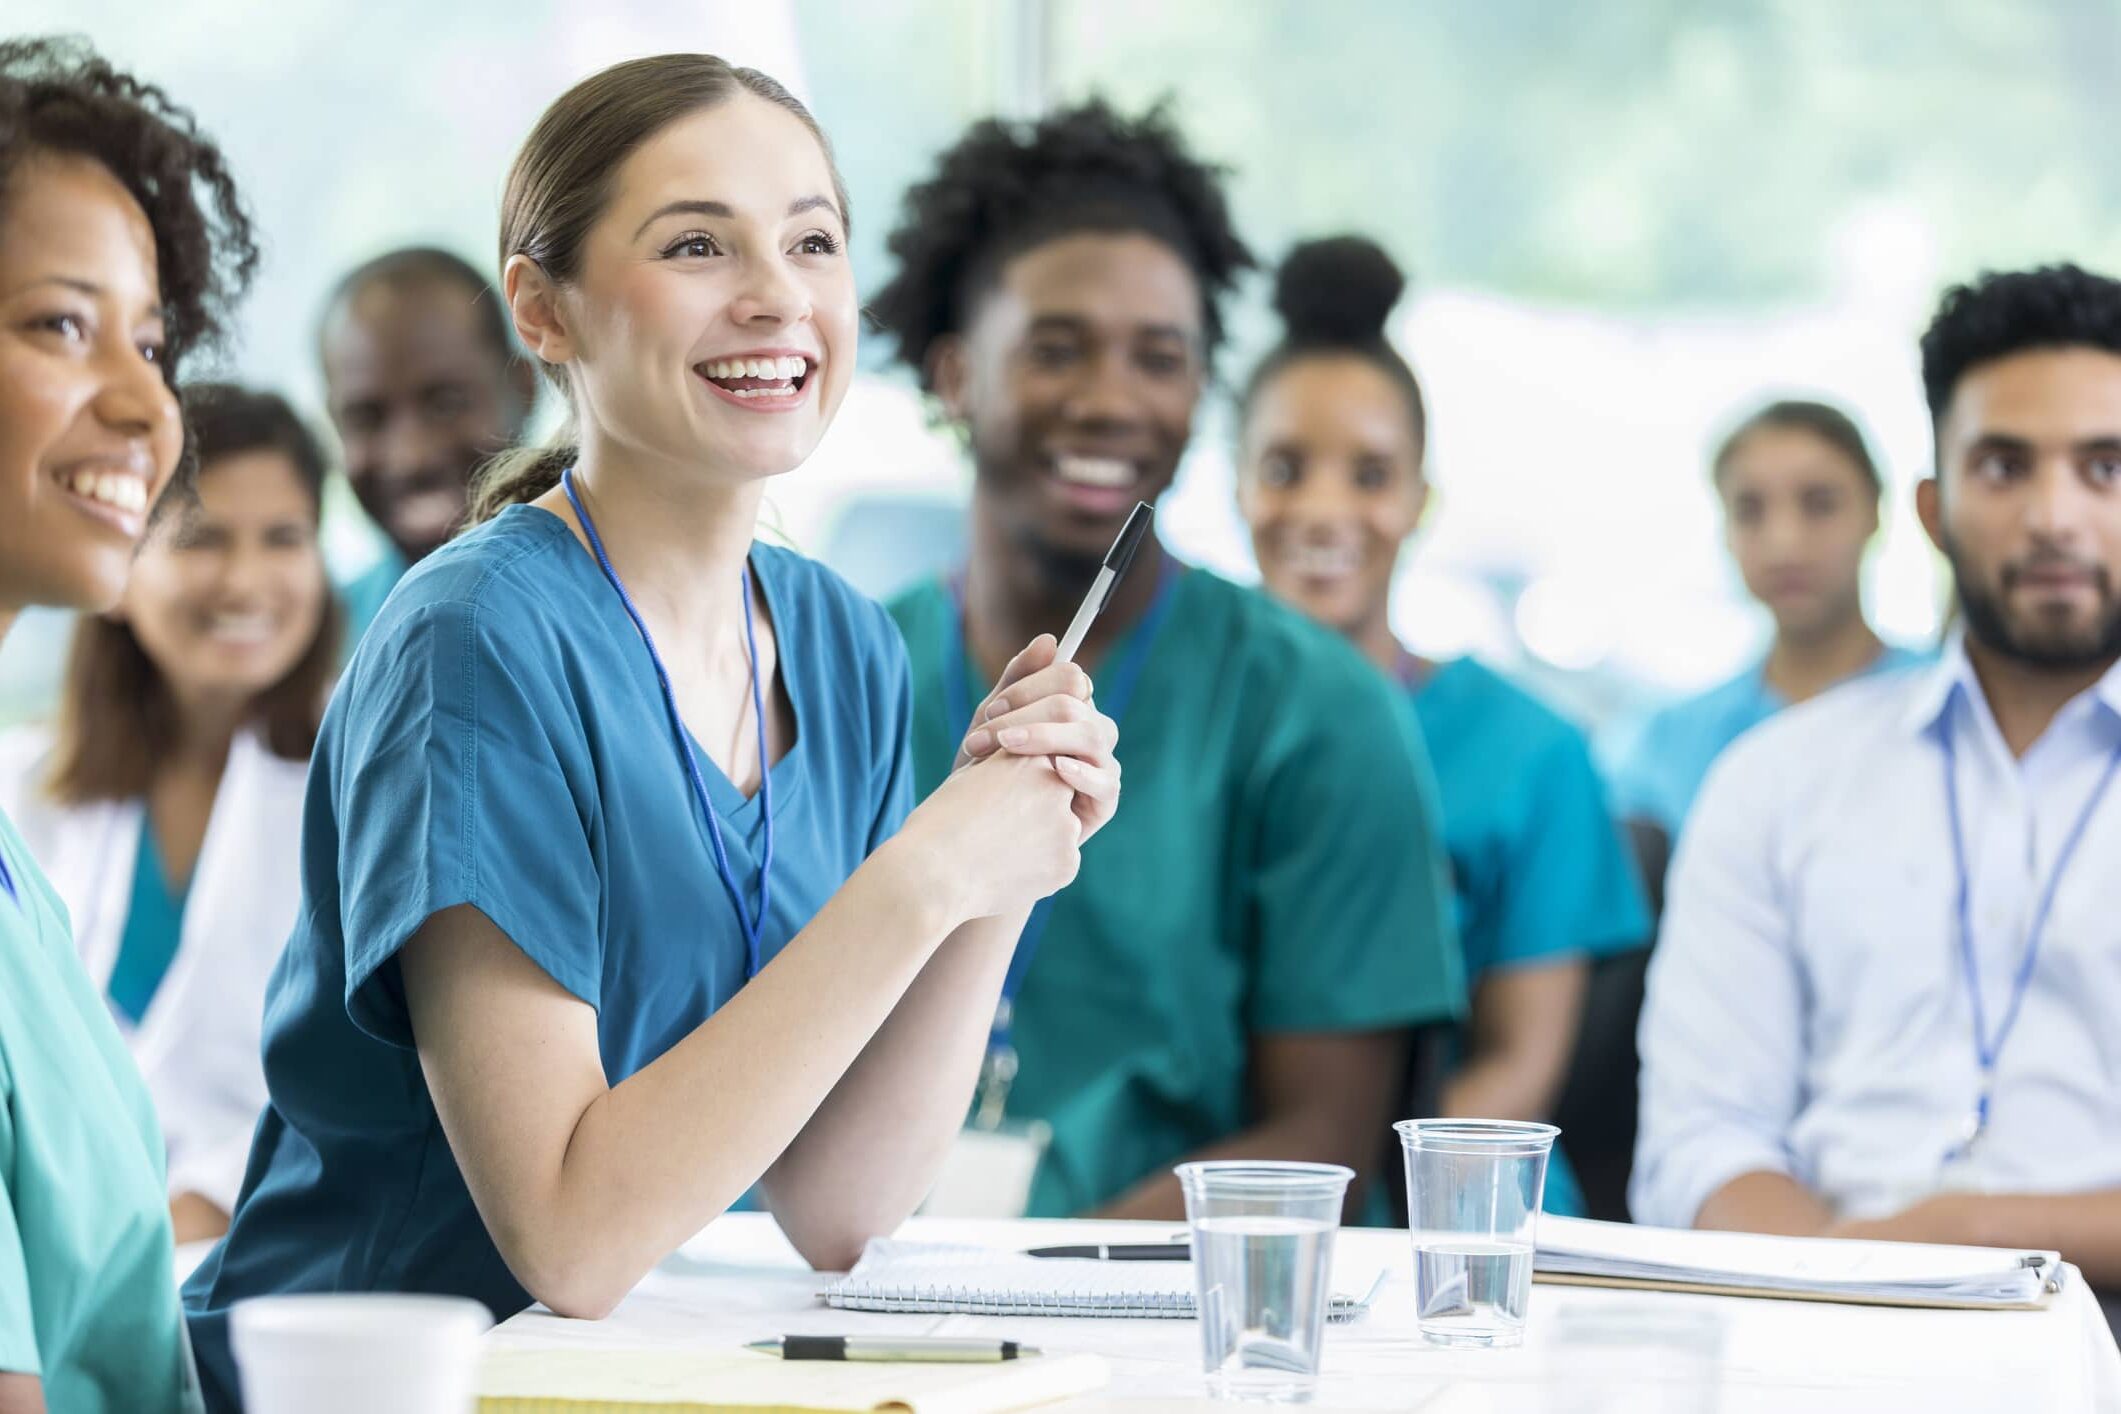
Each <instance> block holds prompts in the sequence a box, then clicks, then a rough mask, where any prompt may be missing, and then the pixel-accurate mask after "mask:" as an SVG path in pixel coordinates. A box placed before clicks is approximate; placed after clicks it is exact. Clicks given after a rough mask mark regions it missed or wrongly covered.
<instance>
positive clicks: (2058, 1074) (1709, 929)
mask: <svg viewBox="0 0 2121 1414" xmlns="http://www.w3.org/2000/svg"><path fill="white" fill-rule="evenodd" d="M1946 731H1950V732H1951V734H1952V740H1953V743H1954V746H1955V750H1956V757H1957V762H1958V765H1957V770H1956V773H1955V779H1956V781H1957V783H1958V791H1959V805H1960V818H1961V820H1962V821H1963V822H1964V829H1965V832H1966V836H1965V843H1966V857H1967V870H1968V874H1969V875H1970V876H1971V877H1970V879H1969V884H1970V890H1971V892H1970V900H1971V908H1970V910H1969V911H1970V914H1971V920H1972V932H1973V943H1974V953H1975V957H1976V960H1977V967H1978V970H1979V973H1980V981H1981V989H1982V1004H1983V1008H1984V1014H1985V1017H1986V1022H1987V1027H1988V1032H1989V1035H1990V1037H1991V1038H1993V1037H1994V1036H1995V1034H1996V1032H1997V1030H1998V1028H1999V1027H2000V1026H2001V1025H2002V1019H2003V1015H2004V1013H2005V1011H2006V1010H2007V1009H2008V1006H2009V1001H2010V993H2011V982H2012V975H2013V973H2014V972H2015V971H2016V969H2017V966H2018V964H2019V962H2020V960H2021V959H2022V958H2023V956H2024V948H2025V944H2026V936H2027V933H2028V931H2029V928H2030V924H2031V921H2032V916H2033V912H2034V910H2035V908H2036V906H2037V903H2038V900H2039V897H2040V896H2041V894H2042V893H2044V892H2045V890H2046V888H2047V886H2048V883H2049V881H2050V880H2051V879H2053V878H2054V876H2055V861H2056V856H2057V854H2058V853H2059V852H2060V851H2061V849H2062V847H2063V843H2064V841H2065V839H2066V838H2067V837H2068V835H2069V833H2070V831H2071V830H2072V828H2073V827H2074V826H2075V825H2076V823H2077V821H2078V819H2079V817H2080V816H2082V815H2084V812H2085V810H2086V808H2087V805H2088V804H2089V803H2090V802H2091V800H2092V798H2093V796H2094V794H2095V792H2096V791H2097V788H2098V784H2099V781H2100V778H2101V777H2102V776H2104V775H2105V774H2106V771H2107V768H2108V765H2109V762H2110V760H2111V759H2112V757H2113V755H2114V752H2115V750H2116V748H2117V746H2121V665H2117V666H2116V667H2115V669H2114V670H2112V671H2110V672H2108V673H2107V675H2106V676H2105V677H2104V678H2102V679H2101V680H2100V681H2099V682H2098V683H2097V684H2096V685H2094V686H2093V687H2092V688H2091V689H2089V690H2088V691H2086V692H2084V693H2081V694H2079V695H2078V696H2077V697H2076V698H2074V699H2072V700H2071V701H2070V702H2069V703H2068V704H2067V705H2065V706H2064V707H2063V708H2062V710H2061V711H2060V712H2059V713H2057V714H2056V716H2055V719H2054V721H2053V722H2052V723H2051V724H2050V725H2049V727H2048V729H2047V731H2046V732H2045V733H2044V734H2042V736H2041V737H2040V739H2039V740H2038V741H2036V742H2034V743H2033V745H2032V747H2031V748H2030V749H2029V750H2027V752H2026V753H2025V755H2024V757H2023V758H2022V759H2016V760H2014V759H2013V758H2012V757H2011V754H2010V751H2009V749H2008V748H2007V747H2006V746H2005V745H2004V743H2003V738H2002V735H2001V733H2000V732H1999V731H1998V730H1997V727H1996V722H1995V718H1994V716H1993V715H1992V714H1991V713H1990V711H1989V708H1988V702H1987V700H1986V698H1984V697H1983V695H1982V692H1981V687H1980V684H1979V682H1978V681H1977V680H1976V678H1975V676H1974V673H1973V669H1972V666H1971V665H1970V664H1969V663H1968V661H1967V658H1966V654H1965V650H1964V648H1963V646H1962V645H1960V644H1958V643H1954V644H1953V645H1952V646H1951V647H1949V648H1948V649H1947V650H1946V651H1945V653H1944V655H1943V657H1942V658H1941V660H1940V661H1939V662H1938V663H1937V664H1936V665H1935V666H1934V667H1931V668H1913V669H1907V670H1903V671H1900V672H1896V673H1890V674H1886V675H1883V676H1880V677H1876V678H1871V679H1867V680H1863V681H1859V682H1855V683H1850V684H1848V685H1846V686H1844V687H1839V688H1836V689H1834V690H1833V691H1831V692H1829V693H1826V694H1824V695H1822V696H1820V697H1818V698H1816V699H1814V700H1813V701H1811V702H1808V703H1805V704H1803V705H1802V706H1799V707H1796V708H1794V709H1792V710H1790V711H1788V712H1786V713H1784V714H1782V715H1781V716H1779V717H1776V718H1774V719H1773V720H1771V721H1769V722H1767V723H1766V724H1764V725H1763V726H1761V727H1760V728H1758V729H1757V730H1755V731H1753V732H1751V733H1749V734H1748V735H1746V736H1745V737H1743V738H1741V739H1740V740H1739V741H1738V742H1737V743H1736V744H1735V745H1733V746H1732V747H1731V749H1730V750H1729V751H1728V752H1727V753H1726V754H1725V755H1724V756H1723V758H1722V759H1721V760H1720V761H1719V762H1718V763H1717V764H1716V766H1715V768H1714V769H1713V770H1712V771H1711V772H1710V774H1709V777H1708V780H1707V783H1706V784H1705V785H1704V787H1703V789H1702V793H1701V797H1700V802H1699V804H1698V805H1697V806H1696V807H1695V812H1694V814H1693V815H1692V816H1690V817H1689V819H1688V822H1687V832H1686V835H1685V836H1684V838H1683V839H1682V841H1681V844H1680V848H1679V852H1678V856H1677V858H1676V859H1675V860H1674V861H1673V866H1672V873H1671V878H1670V881H1669V887H1668V891H1667V900H1668V902H1667V907H1666V910H1665V915H1664V923H1663V928H1662V930H1661V933H1660V937H1659V941H1658V945H1657V951H1656V954H1655V957H1654V958H1653V960H1652V962H1651V965H1650V975H1649V991H1648V997H1647V999H1646V1001H1645V1003H1644V1007H1643V1016H1642V1025H1641V1050H1642V1108H1641V1132H1640V1135H1639V1137H1638V1139H1637V1143H1636V1154H1635V1175H1634V1180H1633V1183H1632V1185H1631V1189H1630V1194H1629V1197H1630V1202H1631V1206H1632V1208H1633V1211H1634V1215H1635V1218H1636V1220H1637V1221H1639V1222H1647V1223H1656V1224H1661V1225H1665V1226H1672V1227H1688V1226H1691V1225H1692V1223H1693V1221H1694V1217H1695V1215H1696V1213H1697V1212H1699V1210H1700V1208H1701V1204H1702V1202H1703V1201H1704V1200H1705V1199H1707V1198H1708V1197H1709V1196H1710V1195H1711V1194H1712V1193H1714V1192H1715V1191H1716V1190H1717V1189H1719V1188H1721V1187H1722V1186H1723V1185H1724V1184H1726V1183H1728V1182H1729V1181H1730V1180H1731V1179H1733V1178H1736V1177H1737V1176H1738V1175H1740V1174H1742V1173H1746V1172H1749V1171H1752V1170H1756V1169H1766V1170H1772V1171H1776V1172H1781V1173H1786V1174H1788V1175H1790V1176H1792V1177H1793V1178H1795V1179H1797V1180H1798V1181H1799V1182H1801V1183H1803V1184H1804V1185H1805V1187H1807V1188H1809V1189H1810V1190H1812V1191H1813V1192H1815V1193H1817V1194H1819V1195H1820V1196H1821V1197H1823V1198H1824V1199H1826V1200H1827V1201H1828V1202H1829V1203H1831V1204H1832V1205H1833V1206H1834V1208H1835V1210H1836V1211H1837V1213H1839V1214H1840V1215H1842V1216H1844V1217H1851V1218H1867V1217H1878V1216H1883V1215H1886V1214H1889V1213H1893V1212H1897V1211H1899V1210H1900V1209H1902V1208H1904V1207H1906V1206H1907V1205H1909V1204H1910V1203H1912V1202H1914V1201H1916V1200H1918V1199H1920V1198H1922V1197H1925V1196H1927V1195H1929V1194H1932V1193H1935V1192H1937V1191H1938V1190H1939V1189H1940V1188H1942V1187H1946V1186H1949V1187H1953V1188H1973V1189H1978V1190H1981V1191H1986V1192H2017V1193H2061V1192H2081V1191H2087V1190H2093V1189H2100V1188H2109V1187H2115V1186H2121V867H2117V862H2121V781H2117V782H2115V783H2114V784H2113V785H2112V787H2111V788H2110V789H2108V790H2107V791H2106V792H2105V794H2104V795H2103V796H2101V797H2100V798H2099V801H2098V803H2097V805H2096V807H2094V808H2093V813H2092V814H2091V816H2090V818H2089V820H2088V822H2087V825H2086V830H2085V833H2084V836H2083V838H2082V840H2081V842H2080V843H2079V844H2078V846H2077V850H2076V853H2075V855H2074V857H2073V858H2072V860H2071V862H2070V864H2069V867H2068V869H2067V871H2066V872H2065V873H2064V874H2063V876H2062V878H2061V881H2060V884H2059V886H2058V889H2057V892H2056V896H2055V903H2054V908H2053V912H2052V913H2051V915H2050V916H2049V918H2048V921H2047V926H2046V929H2045V933H2044V936H2043V938H2042V940H2041V942H2040V950H2039V955H2038V959H2037V964H2036V967H2035V969H2034V971H2033V973H2032V976H2031V979H2030V982H2029V985H2028V988H2027V991H2026V995H2025V1000H2024V1004H2023V1008H2022V1010H2021V1012H2020V1014H2019V1016H2018V1020H2017V1024H2016V1026H2015V1027H2014V1028H2013V1029H2012V1030H2011V1032H2010V1034H2009V1036H2008V1038H2007V1040H2006V1042H2005V1044H2004V1046H2003V1048H2002V1051H2001V1054H2000V1056H1999V1057H1998V1061H1997V1068H1996V1078H1995V1099H1994V1105H1993V1108H1992V1112H1991V1115H1990V1121H1989V1125H1988V1129H1987V1131H1986V1133H1985V1134H1984V1135H1983V1137H1982V1139H1981V1141H1980V1142H1979V1143H1978V1144H1977V1145H1976V1146H1975V1148H1974V1151H1973V1154H1972V1157H1971V1159H1970V1160H1969V1161H1968V1162H1966V1163H1963V1164H1958V1165H1953V1166H1951V1167H1950V1168H1947V1166H1946V1165H1945V1163H1944V1160H1945V1157H1946V1155H1947V1154H1948V1153H1949V1152H1950V1151H1951V1150H1952V1149H1953V1147H1954V1146H1955V1145H1956V1144H1957V1142H1958V1141H1959V1140H1960V1139H1961V1138H1963V1137H1964V1131H1965V1127H1966V1124H1967V1120H1968V1117H1969V1115H1970V1114H1971V1112H1972V1109H1973V1106H1974V1104H1975V1101H1976V1099H1977V1097H1978V1095H1979V1093H1980V1088H1981V1087H1980V1068H1979V1063H1978V1061H1977V1058H1976V1051H1975V1043H1974V1023H1973V1018H1972V1010H1971V1007H1970V1004H1969V999H1968V992H1967V984H1966V981H1965V978H1964V971H1963V967H1962V964H1961V962H1960V952H1959V942H1958V938H1959V924H1958V910H1957V907H1956V903H1955V895H1956V891H1957V887H1958V871H1957V869H1956V867H1955V866H1954V863H1953V853H1952V837H1951V826H1950V824H1949V820H1948V816H1947V809H1946V795H1945V782H1944V770H1945V766H1944V762H1945V752H1944V747H1943V734H1944V733H1945V732H1946ZM1991 1043H1992V1044H1993V1039H1992V1042H1991Z"/></svg>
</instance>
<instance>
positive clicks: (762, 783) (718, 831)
mask: <svg viewBox="0 0 2121 1414" xmlns="http://www.w3.org/2000/svg"><path fill="white" fill-rule="evenodd" d="M560 489H561V490H563V491H565V492H566V493H567V504H568V505H570V506H573V507H574V513H575V518H576V519H578V520H580V521H581V522H582V533H583V534H584V535H586V536H587V537H588V538H589V548H590V549H591V550H592V551H594V552H595V553H596V557H597V568H599V569H601V570H602V571H604V578H605V579H606V580H607V581H609V582H610V584H611V587H612V588H613V589H614V590H616V591H617V592H618V596H619V603H621V604H623V605H624V606H625V608H626V617H627V618H629V619H632V620H633V626H634V627H635V628H636V629H638V630H640V634H641V642H642V643H643V644H644V645H645V646H646V647H647V649H648V661H649V662H650V663H652V664H654V665H655V680H656V683H657V684H658V685H659V686H660V687H661V688H662V689H663V710H664V711H665V712H666V713H668V714H669V717H670V732H671V735H672V737H673V738H675V739H676V741H677V745H678V758H679V759H680V760H682V761H683V762H684V763H685V776H686V779H687V780H689V781H690V782H691V783H692V798H693V799H694V800H695V801H697V802H698V803H699V807H700V813H701V814H702V815H704V816H706V817H707V841H708V843H709V844H711V845H712V846H713V847H714V868H715V872H716V873H718V874H720V875H721V876H722V887H723V888H724V889H726V890H727V891H728V893H729V906H730V907H731V908H734V909H735V910H736V922H737V927H739V928H741V929H742V930H743V932H744V977H745V979H746V980H747V981H748V980H749V979H751V978H753V977H756V976H758V972H759V930H760V929H761V928H763V927H764V926H765V924H766V910H767V907H768V905H769V900H771V899H772V897H773V771H772V765H771V763H770V762H768V761H767V759H766V707H765V702H764V694H763V693H762V692H761V691H760V688H759V640H758V634H757V632H756V631H755V630H754V629H753V627H752V622H751V568H750V566H749V565H748V564H747V565H746V566H745V568H744V570H743V572H742V576H741V579H740V584H741V587H742V592H743V596H744V643H745V646H746V647H748V648H749V649H750V651H751V712H752V715H753V716H754V717H756V718H757V719H758V729H759V812H760V814H762V815H763V816H764V817H765V823H766V843H765V848H764V850H763V851H762V852H761V854H760V856H759V907H758V912H757V914H756V915H754V916H750V917H747V916H745V913H744V891H743V890H742V889H741V888H739V887H738V886H737V882H736V871H735V870H733V869H731V868H730V867H729V851H728V850H727V849H726V848H725V847H724V846H723V844H722V822H721V820H720V819H719V818H718V817H717V816H716V815H715V813H714V802H712V801H710V800H709V799H708V798H707V782H706V781H705V780H703V779H701V777H700V763H699V761H698V759H697V757H696V755H695V753H694V751H693V749H692V739H691V737H690V735H689V734H688V733H687V732H686V730H685V719H684V718H683V717H682V716H680V715H678V698H677V693H675V692H673V691H672V690H671V687H670V674H669V673H668V672H667V671H666V670H665V669H664V667H663V655H662V654H660V653H658V652H656V651H655V639H654V638H653V637H651V636H650V635H649V632H648V625H647V624H646V623H644V622H642V620H641V611H640V610H638V609H636V608H635V607H634V606H633V596H632V595H630V594H628V593H627V592H626V586H625V584H624V583H623V582H621V581H620V579H619V572H618V571H617V570H615V569H613V568H612V567H611V557H610V556H608V555H606V554H605V553H604V541H603V539H602V537H600V536H599V535H598V534H597V526H596V522H595V521H593V520H591V519H590V518H589V511H588V508H587V507H585V506H583V504H582V498H581V497H579V496H577V495H575V493H574V468H573V467H568V468H567V469H566V470H565V471H563V472H561V473H560Z"/></svg>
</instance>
